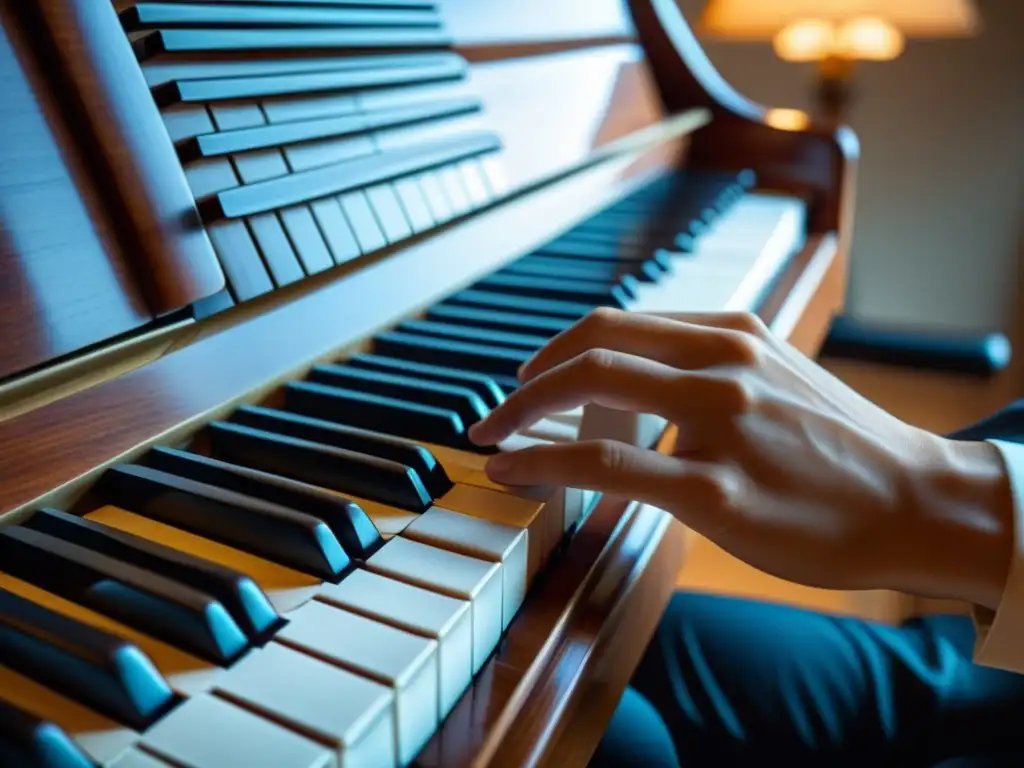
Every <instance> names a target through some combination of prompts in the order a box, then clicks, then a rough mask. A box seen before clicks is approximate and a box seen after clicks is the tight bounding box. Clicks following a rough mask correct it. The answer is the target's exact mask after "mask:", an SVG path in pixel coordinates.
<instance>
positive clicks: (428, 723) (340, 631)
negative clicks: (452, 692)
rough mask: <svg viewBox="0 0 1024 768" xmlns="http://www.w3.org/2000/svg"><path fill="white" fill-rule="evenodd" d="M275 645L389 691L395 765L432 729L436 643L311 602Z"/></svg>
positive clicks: (412, 752)
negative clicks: (394, 726) (394, 725)
mask: <svg viewBox="0 0 1024 768" xmlns="http://www.w3.org/2000/svg"><path fill="white" fill-rule="evenodd" d="M394 541H397V539H394V540H392V541H391V542H388V543H387V544H386V545H384V548H383V549H382V550H381V551H382V552H383V551H384V550H385V549H387V548H388V547H391V546H392V545H393V543H394ZM378 554H379V553H378ZM277 640H278V641H279V642H281V643H285V644H287V645H290V646H292V647H293V648H297V649H299V650H302V651H304V652H307V653H310V654H313V655H315V656H319V657H320V658H322V659H325V660H327V661H330V662H332V663H335V664H338V665H339V666H342V667H344V668H346V669H349V670H351V671H353V672H357V673H359V674H362V675H366V676H367V677H370V678H373V679H375V680H377V681H378V682H381V683H383V684H385V685H388V686H390V687H391V689H392V691H393V692H394V696H395V721H396V723H397V734H398V743H397V747H398V758H399V762H400V763H403V764H405V763H408V762H409V761H410V760H412V759H413V758H414V757H415V756H416V754H417V753H418V752H419V751H420V750H421V749H422V748H423V745H424V744H426V743H427V740H428V739H429V738H430V736H431V734H433V732H434V731H435V730H436V729H437V725H438V722H439V721H440V715H439V709H438V692H437V688H438V684H437V681H438V666H437V665H438V655H437V649H438V645H437V641H436V640H431V639H429V638H425V637H420V636H418V635H413V634H411V633H409V632H403V631H402V630H400V629H395V628H394V627H391V626H388V625H387V624H382V623H380V622H378V621H374V620H373V619H368V618H366V617H364V616H357V615H356V614H354V613H350V612H349V611H346V610H343V609H341V608H338V607H336V606H332V605H328V604H327V603H323V602H319V601H316V600H314V601H313V602H311V603H308V604H306V605H304V606H303V607H302V608H299V610H297V611H295V612H294V613H292V614H290V615H289V616H288V623H287V624H286V625H285V626H284V628H283V629H282V630H281V631H280V633H278V635H277Z"/></svg>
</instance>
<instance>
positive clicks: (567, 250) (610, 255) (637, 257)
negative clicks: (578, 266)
mask: <svg viewBox="0 0 1024 768" xmlns="http://www.w3.org/2000/svg"><path fill="white" fill-rule="evenodd" d="M676 231H678V229H677V230H676ZM666 242H671V239H670V238H666V237H659V238H650V239H642V240H636V241H635V242H631V241H626V240H625V239H624V238H616V239H614V240H609V241H608V242H605V243H599V242H596V241H593V242H591V241H587V242H584V241H571V240H567V239H561V238H560V239H558V240H555V241H552V242H550V243H547V244H546V245H543V246H541V247H540V248H538V249H537V250H536V251H534V253H536V254H537V255H539V256H561V257H563V258H570V259H581V260H589V261H613V262H616V263H621V264H629V263H631V262H640V261H645V260H647V259H649V258H651V251H652V250H654V249H655V248H657V247H658V246H659V245H664V244H665V243H666Z"/></svg>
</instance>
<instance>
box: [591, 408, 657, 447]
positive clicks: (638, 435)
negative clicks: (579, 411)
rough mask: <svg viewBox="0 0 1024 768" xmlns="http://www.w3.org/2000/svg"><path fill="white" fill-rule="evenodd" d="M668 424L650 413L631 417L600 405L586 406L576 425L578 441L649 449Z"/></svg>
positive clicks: (627, 413)
mask: <svg viewBox="0 0 1024 768" xmlns="http://www.w3.org/2000/svg"><path fill="white" fill-rule="evenodd" d="M667 424H668V422H667V421H666V420H665V419H663V418H662V417H661V416H655V415H654V414H651V413H640V414H637V413H631V412H629V411H620V410H617V409H615V408H606V407H605V406H603V405H588V406H587V407H586V408H585V409H584V415H583V423H582V424H580V440H618V441H619V442H622V443H627V444H628V445H637V446H640V447H641V448H652V447H654V445H655V443H657V441H658V439H659V438H660V437H661V434H662V432H664V431H665V427H666V425H667Z"/></svg>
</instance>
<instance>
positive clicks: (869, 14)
mask: <svg viewBox="0 0 1024 768" xmlns="http://www.w3.org/2000/svg"><path fill="white" fill-rule="evenodd" d="M858 18H861V19H864V18H874V19H882V20H884V21H886V22H888V23H889V24H890V25H892V26H893V27H895V28H896V29H898V30H899V31H900V32H901V33H902V34H903V35H906V36H907V37H959V36H965V35H971V34H974V33H975V32H976V31H977V28H978V26H979V23H980V20H979V18H978V14H977V12H976V10H975V8H974V4H973V3H972V2H971V1H970V0H710V2H708V4H707V7H706V8H705V9H704V13H703V15H702V16H701V19H700V22H699V24H698V29H699V30H700V32H701V33H703V34H706V35H708V36H711V37H719V38H728V39H733V40H767V39H771V38H772V37H774V36H775V35H776V34H777V33H778V32H781V31H782V30H783V29H785V28H786V27H788V26H789V25H790V24H793V23H795V22H800V21H806V20H817V21H823V22H828V23H830V24H833V25H836V24H842V23H845V22H847V21H850V20H852V19H858Z"/></svg>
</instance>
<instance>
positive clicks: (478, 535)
mask: <svg viewBox="0 0 1024 768" xmlns="http://www.w3.org/2000/svg"><path fill="white" fill-rule="evenodd" d="M402 535H403V536H404V537H406V538H410V539H413V540H415V541H420V542H423V543H424V544H431V545H433V546H435V547H441V548H442V549H448V550H451V551H453V552H458V553H459V554H462V555H469V556H470V557H475V558H478V559H480V560H490V561H491V562H492V563H501V581H502V598H501V605H502V628H503V629H507V628H508V625H509V624H510V623H511V622H512V617H513V616H515V615H516V612H517V611H518V610H519V608H520V606H521V605H522V604H523V600H525V599H526V588H527V586H528V582H527V579H528V577H529V574H528V562H529V560H528V555H529V552H528V550H529V534H528V531H527V530H526V529H524V528H518V527H512V526H511V525H503V524H501V523H498V522H494V521H492V520H485V519H481V518H480V517H470V516H469V515H463V514H460V513H458V512H452V511H449V510H447V509H442V508H441V507H438V506H434V507H432V508H431V509H428V510H427V511H426V512H424V513H423V514H422V515H420V517H419V519H418V520H416V522H414V523H413V524H412V525H410V526H409V527H408V528H406V529H405V530H404V531H403V532H402Z"/></svg>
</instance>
